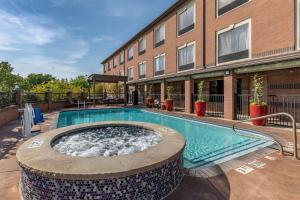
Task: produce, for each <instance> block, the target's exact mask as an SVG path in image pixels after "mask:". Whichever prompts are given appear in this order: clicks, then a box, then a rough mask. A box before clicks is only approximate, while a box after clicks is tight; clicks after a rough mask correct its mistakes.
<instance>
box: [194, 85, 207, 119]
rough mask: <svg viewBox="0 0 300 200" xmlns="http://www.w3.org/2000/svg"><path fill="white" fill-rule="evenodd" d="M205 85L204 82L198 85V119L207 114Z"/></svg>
mask: <svg viewBox="0 0 300 200" xmlns="http://www.w3.org/2000/svg"><path fill="white" fill-rule="evenodd" d="M203 83H204V81H200V82H199V83H198V85H197V87H198V95H197V101H196V102H195V113H196V115H197V116H198V117H204V116H205V112H206V102H205V99H204V97H203Z"/></svg>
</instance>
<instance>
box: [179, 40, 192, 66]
mask: <svg viewBox="0 0 300 200" xmlns="http://www.w3.org/2000/svg"><path fill="white" fill-rule="evenodd" d="M177 58H178V61H177V63H178V71H184V70H188V69H193V68H194V67H195V42H192V43H189V44H186V45H184V46H181V47H179V48H178V50H177Z"/></svg>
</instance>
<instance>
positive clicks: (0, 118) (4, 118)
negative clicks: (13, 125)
mask: <svg viewBox="0 0 300 200" xmlns="http://www.w3.org/2000/svg"><path fill="white" fill-rule="evenodd" d="M18 117H19V113H18V107H17V106H9V107H6V108H3V109H0V127H2V126H4V125H5V124H7V123H9V122H11V121H14V120H16V119H18Z"/></svg>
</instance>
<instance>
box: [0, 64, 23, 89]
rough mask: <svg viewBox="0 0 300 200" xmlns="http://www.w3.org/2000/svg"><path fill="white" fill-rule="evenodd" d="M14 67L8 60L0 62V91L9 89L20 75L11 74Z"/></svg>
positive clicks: (18, 80)
mask: <svg viewBox="0 0 300 200" xmlns="http://www.w3.org/2000/svg"><path fill="white" fill-rule="evenodd" d="M13 70H14V68H13V67H12V66H11V64H9V63H8V62H0V91H11V90H13V89H14V87H15V84H16V83H19V82H21V81H22V77H21V76H19V75H16V74H13Z"/></svg>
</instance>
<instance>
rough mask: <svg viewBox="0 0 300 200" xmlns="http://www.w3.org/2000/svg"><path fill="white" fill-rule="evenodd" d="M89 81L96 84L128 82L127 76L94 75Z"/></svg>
mask: <svg viewBox="0 0 300 200" xmlns="http://www.w3.org/2000/svg"><path fill="white" fill-rule="evenodd" d="M88 81H89V82H96V83H118V82H126V81H127V76H115V75H103V74H92V75H90V76H89V77H88Z"/></svg>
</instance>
